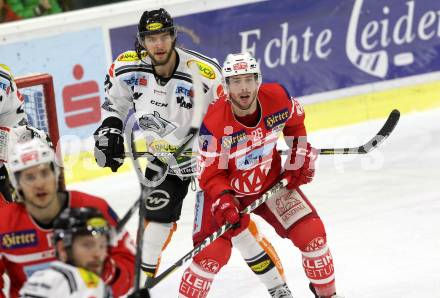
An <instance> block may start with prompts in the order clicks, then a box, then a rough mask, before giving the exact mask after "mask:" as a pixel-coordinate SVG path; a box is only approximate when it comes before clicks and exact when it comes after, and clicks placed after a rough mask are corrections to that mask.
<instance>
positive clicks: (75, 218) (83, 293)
mask: <svg viewBox="0 0 440 298" xmlns="http://www.w3.org/2000/svg"><path fill="white" fill-rule="evenodd" d="M53 229H54V245H55V251H56V256H57V258H58V260H59V261H54V262H52V263H51V265H50V267H49V268H47V269H45V270H40V271H37V272H35V273H34V274H32V276H31V277H30V278H29V279H28V280H27V281H26V283H25V284H24V286H23V288H21V290H20V297H23V298H26V297H45V298H60V297H64V298H74V297H75V298H82V297H95V298H111V297H113V295H112V293H111V289H110V287H109V286H107V285H106V284H105V283H104V281H103V280H102V279H101V278H100V276H101V274H102V271H103V269H104V268H103V267H104V261H105V259H106V257H107V255H108V248H109V246H110V242H111V236H112V231H111V227H110V225H109V223H108V222H107V220H106V219H105V218H104V216H103V215H102V213H101V212H100V211H99V210H98V209H95V208H66V209H64V210H63V212H61V214H60V216H59V217H58V218H57V219H56V220H55V221H54V224H53Z"/></svg>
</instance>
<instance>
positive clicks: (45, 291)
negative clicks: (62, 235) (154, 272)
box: [20, 261, 113, 298]
mask: <svg viewBox="0 0 440 298" xmlns="http://www.w3.org/2000/svg"><path fill="white" fill-rule="evenodd" d="M28 297H45V298H60V297H63V298H86V297H94V298H112V297H113V295H112V293H111V289H110V288H109V287H108V286H107V285H106V284H104V282H103V281H102V279H101V278H100V277H99V276H98V275H96V274H94V273H93V272H90V271H88V270H85V269H82V268H78V267H74V266H71V265H68V264H65V263H62V262H59V261H55V262H53V263H52V264H51V266H50V267H49V268H47V269H45V270H41V271H36V272H35V273H34V274H32V275H31V277H30V278H29V279H28V280H27V281H26V283H25V284H24V285H23V287H22V288H21V290H20V298H28Z"/></svg>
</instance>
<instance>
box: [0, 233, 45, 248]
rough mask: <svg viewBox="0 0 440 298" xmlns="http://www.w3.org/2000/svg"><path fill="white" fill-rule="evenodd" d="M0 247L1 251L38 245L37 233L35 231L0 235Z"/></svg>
mask: <svg viewBox="0 0 440 298" xmlns="http://www.w3.org/2000/svg"><path fill="white" fill-rule="evenodd" d="M0 238H1V247H2V248H3V249H16V248H23V247H31V246H37V245H38V237H37V232H36V231H35V230H24V231H17V232H12V233H5V234H2V235H0Z"/></svg>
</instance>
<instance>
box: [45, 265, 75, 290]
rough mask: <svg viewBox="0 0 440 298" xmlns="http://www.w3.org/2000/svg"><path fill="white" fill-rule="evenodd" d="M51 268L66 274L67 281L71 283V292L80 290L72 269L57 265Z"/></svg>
mask: <svg viewBox="0 0 440 298" xmlns="http://www.w3.org/2000/svg"><path fill="white" fill-rule="evenodd" d="M51 268H52V270H54V271H56V272H58V273H60V274H62V275H63V276H64V278H65V279H66V281H67V284H68V285H69V289H70V293H71V294H72V293H73V292H76V291H77V290H78V286H77V284H76V281H75V276H74V275H73V273H72V272H71V271H69V270H66V269H64V268H60V267H56V266H53V267H51Z"/></svg>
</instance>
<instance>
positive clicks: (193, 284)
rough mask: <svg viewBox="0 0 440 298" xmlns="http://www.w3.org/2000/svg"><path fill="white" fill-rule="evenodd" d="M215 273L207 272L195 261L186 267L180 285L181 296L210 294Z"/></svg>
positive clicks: (189, 297)
mask: <svg viewBox="0 0 440 298" xmlns="http://www.w3.org/2000/svg"><path fill="white" fill-rule="evenodd" d="M214 277H215V274H214V273H211V272H207V271H205V270H203V269H202V268H200V267H199V265H197V264H196V263H195V262H194V261H193V262H192V263H191V265H189V267H188V268H186V270H185V272H184V273H183V275H182V279H181V281H180V286H179V296H178V297H181V298H204V297H206V296H207V295H208V292H209V289H210V288H211V284H212V281H213V280H214Z"/></svg>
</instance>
